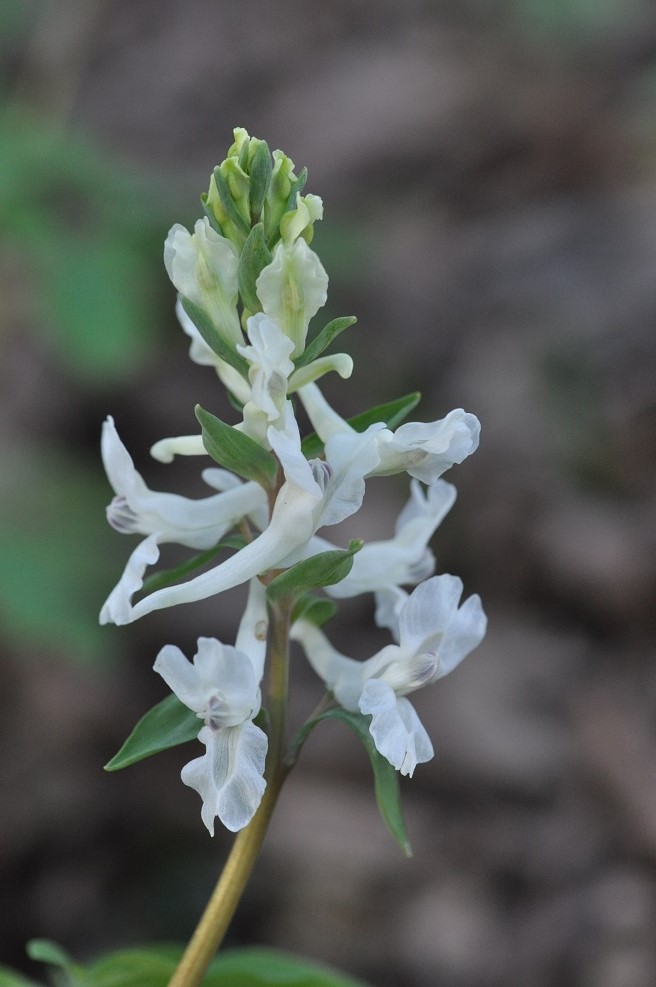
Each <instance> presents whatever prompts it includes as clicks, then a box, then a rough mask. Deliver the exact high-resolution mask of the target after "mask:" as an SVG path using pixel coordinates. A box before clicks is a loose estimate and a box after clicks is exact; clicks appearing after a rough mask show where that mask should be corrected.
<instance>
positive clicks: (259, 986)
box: [203, 948, 366, 987]
mask: <svg viewBox="0 0 656 987" xmlns="http://www.w3.org/2000/svg"><path fill="white" fill-rule="evenodd" d="M203 987H366V985H365V984H364V983H363V982H362V981H361V980H354V979H353V978H352V977H349V976H347V975H346V974H343V973H339V972H338V971H337V970H333V969H331V968H330V967H327V966H324V965H323V964H319V963H314V962H312V961H310V960H306V959H303V958H301V957H297V956H292V955H290V954H289V953H283V952H279V951H278V950H274V949H261V948H254V949H253V948H250V949H228V950H226V951H225V952H224V953H221V954H220V955H219V957H218V958H217V959H216V960H215V961H214V962H213V963H212V965H211V966H210V968H209V970H208V973H207V975H206V977H205V979H204V980H203Z"/></svg>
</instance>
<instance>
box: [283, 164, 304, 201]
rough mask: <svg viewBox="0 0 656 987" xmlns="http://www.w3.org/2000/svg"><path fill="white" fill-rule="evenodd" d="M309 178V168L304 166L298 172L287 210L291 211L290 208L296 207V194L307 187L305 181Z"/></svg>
mask: <svg viewBox="0 0 656 987" xmlns="http://www.w3.org/2000/svg"><path fill="white" fill-rule="evenodd" d="M307 180H308V170H307V168H302V169H301V171H299V173H298V178H297V179H296V181H295V182H294V184H293V185H292V187H291V190H290V193H289V198H288V199H287V207H286V209H285V212H289V211H290V209H296V196H297V195H299V193H300V192H302V191H303V189H304V188H305V183H306V182H307Z"/></svg>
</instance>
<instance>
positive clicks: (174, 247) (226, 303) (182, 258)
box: [164, 217, 243, 346]
mask: <svg viewBox="0 0 656 987" xmlns="http://www.w3.org/2000/svg"><path fill="white" fill-rule="evenodd" d="M164 264H165V267H166V270H167V272H168V275H169V277H170V279H171V281H172V282H173V284H174V285H175V287H176V288H177V289H178V291H179V292H180V293H181V294H182V295H185V296H186V297H187V298H189V299H190V301H192V302H194V303H195V304H196V305H200V306H201V307H202V308H204V309H205V310H206V311H207V312H208V314H209V315H210V317H211V319H212V322H213V323H214V325H215V326H216V328H217V330H218V331H219V333H220V334H221V335H222V336H223V337H224V339H225V340H226V341H227V342H228V343H229V344H230V345H233V346H235V345H237V343H241V342H242V341H243V336H242V332H241V327H240V325H239V317H238V315H237V308H236V303H237V293H238V278H237V270H238V264H239V255H238V252H237V249H236V247H235V246H234V245H233V244H232V243H231V242H230V240H227V239H226V238H225V237H223V236H221V235H220V234H219V233H217V232H216V231H215V230H213V229H212V227H211V226H210V224H209V221H208V219H207V217H204V218H203V219H199V220H198V221H197V223H196V225H195V227H194V232H193V234H190V233H189V232H188V231H187V230H186V229H185V228H184V226H181V225H180V224H179V223H176V224H175V226H173V227H172V228H171V230H170V231H169V234H168V236H167V238H166V243H165V244H164Z"/></svg>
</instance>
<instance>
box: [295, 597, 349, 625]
mask: <svg viewBox="0 0 656 987" xmlns="http://www.w3.org/2000/svg"><path fill="white" fill-rule="evenodd" d="M337 609H338V608H337V604H336V603H335V601H334V600H328V599H324V598H322V597H319V596H314V594H313V593H304V594H303V596H302V597H301V598H300V599H299V601H298V602H297V604H296V606H295V607H294V609H293V611H292V624H293V623H294V621H295V620H301V619H303V620H309V621H310V623H311V624H315V626H316V627H323V625H324V624H327V623H328V621H329V620H332V619H333V617H334V616H335V614H336V613H337Z"/></svg>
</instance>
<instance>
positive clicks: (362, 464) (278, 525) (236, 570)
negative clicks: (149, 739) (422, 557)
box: [111, 402, 379, 623]
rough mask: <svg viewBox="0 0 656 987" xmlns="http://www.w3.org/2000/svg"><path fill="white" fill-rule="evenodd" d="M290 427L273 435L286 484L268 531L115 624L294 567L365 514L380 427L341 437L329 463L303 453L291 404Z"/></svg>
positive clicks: (329, 446) (330, 448)
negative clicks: (332, 530) (317, 542)
mask: <svg viewBox="0 0 656 987" xmlns="http://www.w3.org/2000/svg"><path fill="white" fill-rule="evenodd" d="M284 422H285V428H284V429H275V428H273V427H272V428H270V429H269V431H268V438H269V442H270V444H271V447H272V448H273V450H274V451H275V453H276V455H277V456H278V458H279V459H280V462H281V463H282V466H283V469H284V472H285V483H283V485H282V487H281V488H280V490H279V492H278V495H277V497H276V500H275V504H274V506H273V511H272V514H271V520H270V521H269V524H268V527H266V528H265V529H264V531H262V533H261V534H260V535H259V536H258V537H257V538H255V539H254V540H253V541H252V542H250V543H249V544H248V545H246V546H245V547H244V548H242V549H240V550H239V551H238V552H236V553H235V554H234V555H232V556H231V557H230V558H228V559H226V560H225V562H221V563H220V564H219V565H218V566H216V567H215V568H213V569H210V570H208V571H207V572H203V573H201V574H200V575H199V576H196V577H195V578H194V579H191V580H189V581H188V582H186V583H181V584H179V585H176V586H167V587H164V588H163V589H160V590H157V591H156V592H154V593H151V594H150V596H147V597H145V598H144V599H143V600H140V601H139V602H138V603H136V604H135V605H134V606H131V607H130V608H129V610H128V611H122V612H121V613H117V614H114V615H112V618H111V619H114V620H115V623H128V622H129V621H131V620H136V619H138V618H139V617H142V616H144V615H145V614H147V613H151V612H152V611H153V610H160V609H162V608H163V607H170V606H175V605H177V604H180V603H191V602H193V601H195V600H204V599H206V598H207V597H209V596H214V595H216V594H217V593H222V592H223V591H224V590H227V589H231V588H232V587H233V586H238V585H240V584H241V583H244V582H246V581H247V580H249V579H252V578H253V577H254V576H256V575H258V574H259V573H263V572H267V571H268V570H270V569H275V568H281V567H285V566H289V565H292V564H293V563H294V562H296V561H298V560H299V559H300V558H302V557H303V556H304V552H305V549H306V548H307V544H308V542H309V541H310V539H311V538H312V536H313V535H314V533H315V532H316V531H317V530H318V529H319V528H320V527H323V526H324V525H330V524H339V523H340V522H341V521H343V520H344V519H345V518H347V517H349V516H350V515H351V514H354V513H355V512H356V511H357V510H359V508H360V506H361V505H362V500H363V497H364V487H365V484H364V477H365V476H366V474H367V473H368V472H370V471H371V470H372V469H374V467H375V466H376V463H377V462H378V451H377V445H376V433H377V431H378V430H379V426H376V425H373V426H371V427H370V428H369V429H367V431H366V432H362V433H358V432H353V434H352V435H350V434H346V435H338V436H335V438H334V439H333V440H331V441H329V442H327V443H326V459H325V461H324V460H319V459H315V460H312V461H310V462H308V460H307V459H305V457H304V455H303V453H302V452H301V443H300V435H299V432H298V425H297V424H296V420H295V418H294V415H293V411H292V407H291V404H290V403H289V402H288V403H287V405H286V407H285V414H284ZM244 486H246V484H245V485H244Z"/></svg>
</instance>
